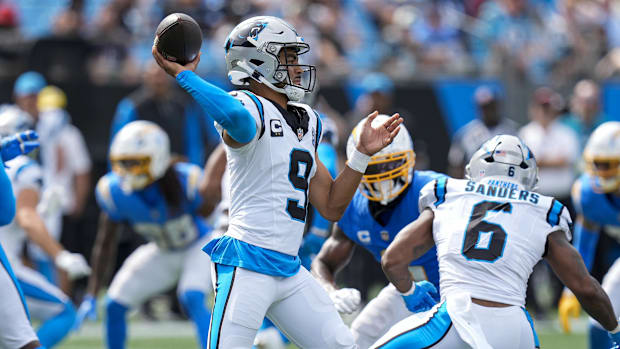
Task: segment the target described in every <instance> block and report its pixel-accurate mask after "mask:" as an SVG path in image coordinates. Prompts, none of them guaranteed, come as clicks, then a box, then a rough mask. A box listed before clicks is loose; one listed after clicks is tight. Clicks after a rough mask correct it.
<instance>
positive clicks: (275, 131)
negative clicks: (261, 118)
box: [269, 119, 284, 137]
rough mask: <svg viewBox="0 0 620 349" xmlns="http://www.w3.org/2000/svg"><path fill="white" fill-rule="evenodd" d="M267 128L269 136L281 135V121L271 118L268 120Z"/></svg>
mask: <svg viewBox="0 0 620 349" xmlns="http://www.w3.org/2000/svg"><path fill="white" fill-rule="evenodd" d="M269 128H270V129H271V137H282V136H283V135H284V133H283V132H282V122H280V120H277V119H271V120H270V121H269Z"/></svg>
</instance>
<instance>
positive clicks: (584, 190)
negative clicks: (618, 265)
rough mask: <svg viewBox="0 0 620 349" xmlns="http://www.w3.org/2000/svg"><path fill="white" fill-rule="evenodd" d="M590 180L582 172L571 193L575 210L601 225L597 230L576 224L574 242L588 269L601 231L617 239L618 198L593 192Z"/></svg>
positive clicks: (619, 231) (619, 235)
mask: <svg viewBox="0 0 620 349" xmlns="http://www.w3.org/2000/svg"><path fill="white" fill-rule="evenodd" d="M593 182H594V178H592V176H590V175H588V174H583V175H581V177H579V178H578V179H577V180H576V181H575V184H573V189H572V193H571V196H572V200H573V204H574V206H575V210H576V211H577V213H578V214H581V215H583V217H585V219H586V220H588V221H590V222H591V223H594V224H596V225H598V226H599V227H600V228H599V229H598V230H597V231H589V230H588V229H586V228H585V227H584V226H583V225H582V224H581V222H580V221H579V220H578V221H577V223H576V224H575V238H574V239H573V244H575V247H576V248H577V250H578V251H579V253H580V254H581V256H582V257H583V260H584V262H585V263H586V266H587V267H588V269H591V268H592V265H593V263H594V254H595V253H596V246H597V244H598V239H599V233H600V232H601V231H604V232H605V233H606V234H607V235H609V236H611V237H612V238H614V239H615V240H616V241H618V242H620V197H618V196H616V195H613V194H605V193H598V192H596V191H594V186H593ZM609 263H613V261H609Z"/></svg>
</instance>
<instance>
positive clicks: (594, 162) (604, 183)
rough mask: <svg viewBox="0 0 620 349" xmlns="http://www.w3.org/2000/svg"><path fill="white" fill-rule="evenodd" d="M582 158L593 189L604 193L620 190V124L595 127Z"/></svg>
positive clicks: (604, 124)
mask: <svg viewBox="0 0 620 349" xmlns="http://www.w3.org/2000/svg"><path fill="white" fill-rule="evenodd" d="M583 158H584V160H585V162H586V172H587V173H588V174H590V175H591V176H592V179H593V187H594V189H596V190H597V191H600V192H604V193H611V192H615V191H617V190H618V189H620V122H618V121H609V122H605V123H603V124H601V125H600V126H599V127H597V128H596V129H595V130H594V132H592V134H591V135H590V138H589V139H588V143H586V148H585V150H584V151H583Z"/></svg>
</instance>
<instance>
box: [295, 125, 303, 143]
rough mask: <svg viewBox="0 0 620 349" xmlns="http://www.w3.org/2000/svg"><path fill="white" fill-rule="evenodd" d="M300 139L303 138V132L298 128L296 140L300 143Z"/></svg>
mask: <svg viewBox="0 0 620 349" xmlns="http://www.w3.org/2000/svg"><path fill="white" fill-rule="evenodd" d="M302 138H304V130H303V129H302V128H301V127H300V128H298V129H297V139H299V141H300V142H301V139H302Z"/></svg>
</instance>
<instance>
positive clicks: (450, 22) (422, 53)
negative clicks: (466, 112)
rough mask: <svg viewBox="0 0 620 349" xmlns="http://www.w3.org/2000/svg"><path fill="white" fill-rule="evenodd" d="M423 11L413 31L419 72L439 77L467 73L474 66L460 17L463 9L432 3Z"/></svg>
mask: <svg viewBox="0 0 620 349" xmlns="http://www.w3.org/2000/svg"><path fill="white" fill-rule="evenodd" d="M422 11H423V14H424V15H423V16H421V17H420V19H418V20H417V21H415V22H413V25H412V26H411V29H410V33H411V37H412V40H413V42H414V43H415V47H416V55H417V56H418V58H419V59H418V60H417V62H418V63H417V67H418V69H419V70H421V71H422V72H423V73H426V74H429V73H431V74H435V75H436V74H440V75H444V74H450V73H452V74H457V73H464V72H465V71H466V70H468V69H469V65H470V64H471V63H470V62H469V59H468V56H467V52H466V51H465V47H464V45H463V42H462V41H461V33H460V26H461V25H462V23H461V17H460V16H458V15H456V14H457V13H459V12H460V11H462V9H461V8H458V7H456V6H455V4H454V3H451V2H448V1H443V2H442V1H431V2H428V3H426V5H425V6H424V7H423V9H422Z"/></svg>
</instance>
